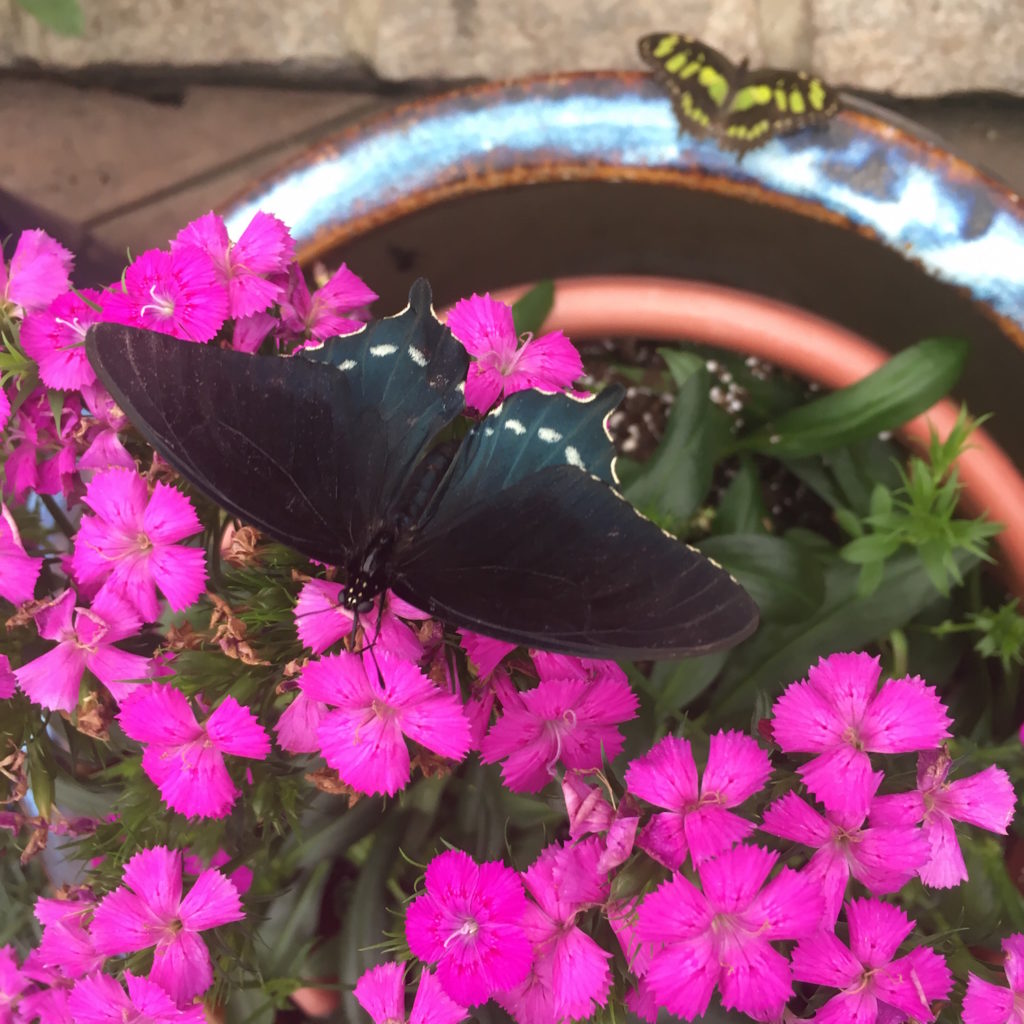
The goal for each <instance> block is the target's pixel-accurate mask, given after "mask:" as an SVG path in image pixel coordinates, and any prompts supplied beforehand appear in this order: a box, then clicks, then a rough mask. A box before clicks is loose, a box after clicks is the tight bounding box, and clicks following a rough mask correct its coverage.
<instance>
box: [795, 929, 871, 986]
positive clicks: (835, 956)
mask: <svg viewBox="0 0 1024 1024" xmlns="http://www.w3.org/2000/svg"><path fill="white" fill-rule="evenodd" d="M862 971H863V968H862V966H861V964H860V962H859V961H858V960H857V958H856V957H855V956H854V955H853V953H851V952H850V950H849V949H847V948H846V946H844V945H843V944H842V942H840V941H839V939H837V938H836V936H835V935H833V934H832V932H829V931H819V932H817V933H815V934H812V935H808V936H805V937H804V938H802V939H801V940H800V941H799V942H798V943H797V944H796V948H795V949H794V950H793V977H794V978H796V980H797V981H808V982H811V983H812V984H814V985H828V986H829V987H831V988H838V989H845V988H849V987H850V986H851V985H853V984H854V983H855V982H856V981H857V980H858V979H859V978H860V976H861V973H862Z"/></svg>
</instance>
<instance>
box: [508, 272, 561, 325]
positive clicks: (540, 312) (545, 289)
mask: <svg viewBox="0 0 1024 1024" xmlns="http://www.w3.org/2000/svg"><path fill="white" fill-rule="evenodd" d="M554 303H555V282H554V281H552V280H550V279H549V280H546V281H539V282H538V283H537V284H535V285H534V286H533V287H532V288H531V289H530V290H529V291H528V292H527V293H526V294H525V295H524V296H523V297H522V298H520V299H519V300H518V301H517V302H515V303H513V304H512V322H513V323H514V324H515V325H516V334H524V333H526V332H529V333H531V334H536V333H537V332H538V331H539V330H540V329H541V327H543V326H544V321H545V320H547V318H548V314H549V313H550V312H551V307H552V306H553V305H554Z"/></svg>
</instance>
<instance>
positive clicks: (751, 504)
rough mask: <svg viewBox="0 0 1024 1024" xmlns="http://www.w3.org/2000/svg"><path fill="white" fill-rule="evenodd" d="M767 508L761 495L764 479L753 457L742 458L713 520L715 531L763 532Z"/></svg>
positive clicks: (718, 532)
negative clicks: (762, 479) (759, 473)
mask: <svg viewBox="0 0 1024 1024" xmlns="http://www.w3.org/2000/svg"><path fill="white" fill-rule="evenodd" d="M767 515H768V510H767V509H766V508H765V506H764V500H763V498H762V495H761V478H760V477H759V476H758V472H757V466H755V465H754V462H753V460H752V459H750V458H747V457H744V458H742V459H741V461H740V465H739V468H738V469H737V470H736V475H735V476H734V477H733V478H732V480H731V481H729V486H728V487H726V489H725V493H724V494H723V495H722V497H721V500H720V501H719V502H718V508H717V509H716V510H715V518H714V519H713V520H712V523H711V532H712V533H713V534H730V533H764V532H765V528H764V521H765V519H766V518H767Z"/></svg>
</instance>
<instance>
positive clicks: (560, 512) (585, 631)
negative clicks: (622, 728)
mask: <svg viewBox="0 0 1024 1024" xmlns="http://www.w3.org/2000/svg"><path fill="white" fill-rule="evenodd" d="M467 480H469V481H471V482H472V483H473V484H474V487H473V493H474V494H475V495H476V497H475V499H474V500H471V501H470V502H469V503H468V504H467V503H466V502H465V494H464V490H463V488H462V487H458V486H454V485H453V486H452V487H451V488H450V489H449V490H447V491H446V492H445V494H444V498H443V501H442V502H441V503H440V505H439V506H438V507H437V509H436V510H435V513H434V515H433V518H432V519H430V521H429V522H426V523H424V524H423V525H422V528H421V530H420V531H419V532H418V534H417V535H416V536H415V538H414V540H413V542H412V543H411V545H410V546H409V547H408V549H406V550H405V551H403V552H402V553H401V557H400V559H399V564H398V565H397V566H396V570H395V577H394V580H393V582H392V588H393V589H394V591H395V593H397V594H398V595H399V596H400V597H403V598H405V599H406V600H408V601H410V602H411V603H413V604H416V605H418V606H420V607H422V608H424V610H426V611H429V612H430V613H431V614H433V615H436V616H438V617H439V618H442V619H446V620H447V621H449V622H452V623H454V624H456V625H460V626H465V627H468V628H470V629H473V630H477V631H479V632H481V633H486V634H488V635H490V636H494V637H497V638H498V639H502V640H507V641H509V642H512V643H521V644H526V645H529V646H532V647H538V648H541V649H547V650H554V651H561V652H564V653H568V654H578V655H583V656H591V657H612V658H614V657H624V658H659V657H661V658H664V657H671V656H673V655H679V654H699V653H705V652H707V651H712V650H717V649H719V648H723V647H727V646H730V645H732V644H735V643H737V642H739V641H740V640H742V639H743V638H744V637H746V636H748V635H749V634H750V633H751V632H752V631H753V629H754V628H755V626H756V624H757V609H756V607H755V605H754V603H753V602H752V601H751V599H750V598H749V597H748V596H747V594H746V593H745V592H744V591H743V590H742V588H741V587H740V586H739V585H738V584H737V583H736V582H735V581H734V580H733V579H732V578H731V577H730V576H729V575H728V574H727V573H726V572H725V571H724V570H722V569H720V568H719V567H717V566H716V565H714V564H713V563H711V562H710V561H708V560H707V559H706V558H704V557H703V556H702V555H700V554H699V553H698V552H696V551H694V550H693V549H691V548H689V547H687V546H686V545H685V544H682V543H680V542H679V541H677V540H675V539H674V538H671V537H669V536H668V535H666V534H665V533H663V532H662V530H660V529H659V528H658V527H657V526H656V525H654V523H651V522H650V521H648V520H646V519H644V518H643V517H642V516H641V515H640V514H639V513H637V512H636V511H635V510H634V509H633V508H632V506H631V505H629V504H628V502H626V501H625V499H623V498H622V497H621V496H620V495H618V494H617V493H616V492H615V491H614V490H613V489H612V488H611V487H609V486H608V485H607V484H606V483H604V482H603V481H601V480H598V479H595V478H594V477H592V476H590V475H588V474H587V473H586V472H584V471H582V470H580V469H577V468H576V467H574V466H569V465H562V466H549V467H548V468H546V469H542V470H541V471H540V472H537V473H533V474H530V475H528V476H525V477H522V478H520V479H519V480H518V481H517V482H516V483H514V484H512V486H510V487H508V488H505V489H501V490H494V491H491V492H490V493H483V491H482V488H481V487H479V486H475V485H476V484H477V481H475V480H473V475H472V474H467Z"/></svg>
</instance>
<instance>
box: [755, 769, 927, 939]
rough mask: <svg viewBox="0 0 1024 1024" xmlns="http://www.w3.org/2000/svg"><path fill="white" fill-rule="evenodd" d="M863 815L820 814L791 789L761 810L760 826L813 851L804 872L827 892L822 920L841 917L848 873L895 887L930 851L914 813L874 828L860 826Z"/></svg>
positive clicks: (878, 887) (866, 882) (868, 884)
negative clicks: (762, 813) (816, 880)
mask: <svg viewBox="0 0 1024 1024" xmlns="http://www.w3.org/2000/svg"><path fill="white" fill-rule="evenodd" d="M874 789H875V784H874V782H873V781H872V792H874ZM868 799H870V796H869V797H868ZM873 806H874V805H872V807H873ZM872 814H873V811H872ZM864 817H865V815H864V814H862V813H860V812H854V813H844V812H842V811H828V812H827V813H826V814H825V816H824V817H823V816H822V815H820V814H819V813H818V812H817V811H816V810H814V809H813V808H812V807H811V806H810V804H808V803H807V802H806V801H805V800H802V799H801V798H800V797H799V796H797V795H796V793H792V792H790V793H786V794H785V795H784V796H782V797H781V798H780V799H778V800H776V801H775V802H774V803H773V804H771V805H770V806H769V807H767V808H766V809H765V811H764V815H763V820H762V825H761V830H762V831H764V832H768V833H769V834H770V835H773V836H780V837H781V838H783V839H790V840H792V841H793V842H797V843H802V844H803V845H804V846H810V847H812V848H813V849H814V850H815V851H816V852H815V854H814V856H813V857H811V860H810V863H809V864H808V865H807V867H806V868H805V869H804V874H805V875H807V876H808V877H810V878H816V879H818V880H819V884H820V885H821V890H822V893H823V894H824V896H825V914H824V917H823V923H824V924H832V925H834V924H835V922H836V919H837V918H838V917H839V911H840V909H841V907H842V903H843V897H844V896H845V894H846V884H847V882H848V881H849V879H850V876H851V875H852V876H853V877H854V878H855V879H856V880H857V881H858V882H860V883H861V884H862V885H863V886H864V887H865V888H866V889H867V890H868V891H869V892H872V893H875V894H882V893H890V892H897V891H898V890H899V889H902V888H903V886H904V885H906V884H907V882H909V881H910V879H911V878H913V877H914V875H916V874H917V870H918V868H919V867H920V866H921V864H922V863H923V862H924V860H925V859H926V858H927V856H928V843H927V840H926V839H925V837H924V835H923V833H922V831H921V829H919V828H917V820H918V819H917V817H915V816H914V815H913V814H912V813H911V814H909V815H907V814H904V815H902V816H900V815H893V816H892V818H891V820H890V821H889V822H888V824H887V825H885V826H876V827H872V828H864V827H863V826H864ZM872 821H873V819H872Z"/></svg>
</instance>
